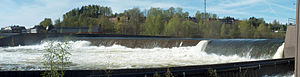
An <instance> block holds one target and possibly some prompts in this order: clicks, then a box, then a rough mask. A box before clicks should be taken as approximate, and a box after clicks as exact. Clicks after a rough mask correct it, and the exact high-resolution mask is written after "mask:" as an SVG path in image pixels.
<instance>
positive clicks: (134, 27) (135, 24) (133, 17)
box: [124, 8, 144, 34]
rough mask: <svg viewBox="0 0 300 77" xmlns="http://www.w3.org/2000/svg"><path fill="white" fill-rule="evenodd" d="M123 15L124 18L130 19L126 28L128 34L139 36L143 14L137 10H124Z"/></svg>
mask: <svg viewBox="0 0 300 77" xmlns="http://www.w3.org/2000/svg"><path fill="white" fill-rule="evenodd" d="M124 13H125V16H126V17H129V18H130V19H129V22H128V26H127V27H128V28H129V31H128V32H129V33H128V34H139V33H140V31H139V29H140V25H141V24H142V22H143V20H144V15H143V13H142V12H141V11H140V9H139V8H133V9H129V10H125V12H124Z"/></svg>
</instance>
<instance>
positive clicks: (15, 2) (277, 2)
mask: <svg viewBox="0 0 300 77" xmlns="http://www.w3.org/2000/svg"><path fill="white" fill-rule="evenodd" d="M203 3H204V0H1V1H0V8H1V11H0V27H5V26H10V25H15V24H16V25H25V26H26V28H29V27H31V26H33V25H37V24H39V22H41V21H42V20H43V19H44V18H51V19H52V20H53V21H54V20H55V19H58V18H62V15H63V14H64V13H66V12H68V11H70V10H72V9H74V8H79V7H80V6H83V5H90V4H96V5H103V6H109V7H111V8H112V10H113V12H114V13H115V12H117V13H120V12H123V11H124V10H127V9H130V8H134V7H138V8H141V10H145V9H149V8H151V7H160V8H164V9H167V8H169V7H181V8H183V9H184V11H187V12H189V13H190V16H194V14H195V12H197V11H201V12H203V11H204V6H203ZM295 4H296V0H207V12H209V13H214V14H218V16H219V17H221V18H222V17H224V16H231V17H235V18H238V19H248V18H249V17H252V16H254V17H257V18H264V19H265V20H266V21H267V22H272V21H273V20H279V21H280V22H281V23H286V22H287V21H288V18H295V17H296V5H295Z"/></svg>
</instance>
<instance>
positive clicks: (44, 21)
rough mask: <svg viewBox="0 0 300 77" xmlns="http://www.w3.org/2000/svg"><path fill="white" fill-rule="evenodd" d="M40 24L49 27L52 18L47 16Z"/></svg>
mask: <svg viewBox="0 0 300 77" xmlns="http://www.w3.org/2000/svg"><path fill="white" fill-rule="evenodd" d="M40 25H41V26H43V27H45V28H47V27H48V26H51V25H52V20H51V19H50V18H45V19H44V20H43V21H42V22H40Z"/></svg>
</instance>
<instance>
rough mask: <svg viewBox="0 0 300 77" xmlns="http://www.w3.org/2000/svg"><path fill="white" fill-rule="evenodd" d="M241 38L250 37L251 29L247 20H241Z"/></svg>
mask: <svg viewBox="0 0 300 77" xmlns="http://www.w3.org/2000/svg"><path fill="white" fill-rule="evenodd" d="M239 26H240V32H241V37H243V38H247V37H250V36H252V27H251V25H250V23H249V21H248V20H242V21H241V22H240V24H239Z"/></svg>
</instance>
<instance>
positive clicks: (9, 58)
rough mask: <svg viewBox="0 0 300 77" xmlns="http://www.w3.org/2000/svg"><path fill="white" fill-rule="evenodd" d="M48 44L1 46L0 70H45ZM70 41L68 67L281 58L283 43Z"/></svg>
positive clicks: (116, 66)
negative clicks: (134, 44)
mask: <svg viewBox="0 0 300 77" xmlns="http://www.w3.org/2000/svg"><path fill="white" fill-rule="evenodd" d="M58 42H59V41H56V43H58ZM110 42H112V41H110ZM48 43H49V42H48V41H43V42H41V43H40V44H37V45H25V46H21V45H20V46H10V47H0V70H21V71H22V70H43V68H42V67H43V65H42V64H41V62H42V58H43V54H45V51H44V47H45V46H46V45H48ZM69 43H70V44H69V45H70V46H71V49H70V50H69V52H70V53H71V54H72V55H71V56H70V58H71V62H72V64H70V65H69V68H67V69H69V70H99V69H131V68H154V67H176V66H190V65H208V64H219V63H231V62H243V61H255V60H265V59H272V58H273V57H274V55H275V54H276V55H275V58H281V56H280V55H282V53H280V52H282V51H283V50H282V49H281V48H280V46H281V47H282V45H284V44H283V41H282V40H273V39H219V40H218V39H213V40H201V41H200V42H197V44H196V45H194V46H186V45H184V44H185V42H184V41H182V42H176V43H178V45H177V46H174V47H159V45H156V46H152V47H150V48H149V47H145V48H138V47H137V48H132V47H128V46H124V45H120V44H118V43H110V44H112V45H106V44H103V43H102V44H98V45H95V44H93V43H94V42H91V41H84V40H77V41H69ZM153 44H157V43H153ZM277 52H278V53H277ZM278 55H279V56H278Z"/></svg>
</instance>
